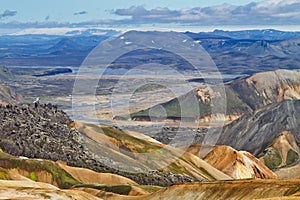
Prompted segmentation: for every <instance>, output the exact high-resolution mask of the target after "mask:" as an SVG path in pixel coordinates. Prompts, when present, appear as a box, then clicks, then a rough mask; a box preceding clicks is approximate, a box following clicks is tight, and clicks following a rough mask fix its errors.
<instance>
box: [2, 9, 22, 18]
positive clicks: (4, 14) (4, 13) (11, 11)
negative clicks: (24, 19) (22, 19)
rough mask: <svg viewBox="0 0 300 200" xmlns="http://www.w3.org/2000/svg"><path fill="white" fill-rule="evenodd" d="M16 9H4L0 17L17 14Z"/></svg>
mask: <svg viewBox="0 0 300 200" xmlns="http://www.w3.org/2000/svg"><path fill="white" fill-rule="evenodd" d="M17 13H18V12H17V11H14V10H5V11H4V12H3V13H0V19H2V18H5V17H13V16H15V15H16V14H17Z"/></svg>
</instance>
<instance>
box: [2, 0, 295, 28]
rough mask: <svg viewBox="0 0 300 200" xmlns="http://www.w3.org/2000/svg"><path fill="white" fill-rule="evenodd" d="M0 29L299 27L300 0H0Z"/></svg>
mask: <svg viewBox="0 0 300 200" xmlns="http://www.w3.org/2000/svg"><path fill="white" fill-rule="evenodd" d="M0 3H1V4H0V5H1V6H0V29H1V27H2V29H13V28H19V29H26V28H54V27H87V26H100V27H101V26H103V27H126V26H161V27H163V26H166V27H167V26H176V27H192V26H194V27H195V26H222V25H223V26H246V25H247V26H267V25H269V26H270V25H273V26H280V25H282V26H283V25H290V26H300V0H229V1H224V0H0Z"/></svg>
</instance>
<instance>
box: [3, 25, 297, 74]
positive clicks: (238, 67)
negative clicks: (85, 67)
mask: <svg viewBox="0 0 300 200" xmlns="http://www.w3.org/2000/svg"><path fill="white" fill-rule="evenodd" d="M115 34H117V32H108V33H106V34H102V35H97V34H91V33H89V32H84V31H83V32H82V31H81V32H76V33H72V34H69V33H68V34H65V35H46V34H42V35H38V34H31V35H26V34H25V35H7V36H0V64H2V65H7V66H18V65H20V66H22V65H25V66H80V65H81V63H82V61H83V60H84V59H85V57H86V56H87V55H88V54H89V53H90V52H91V50H92V49H93V48H94V47H96V46H97V45H98V44H99V43H101V42H103V41H104V40H106V39H108V38H111V37H112V36H113V35H115ZM153 34H161V35H162V36H163V35H164V34H168V33H167V32H151V31H150V32H138V31H131V32H127V33H125V34H124V35H125V36H133V35H134V37H136V39H137V40H139V38H140V37H146V38H147V36H149V37H150V38H151V36H153ZM178 34H184V35H186V36H189V37H191V38H192V39H193V40H194V41H195V43H199V44H201V45H202V46H203V47H204V49H205V50H206V51H207V52H208V53H209V54H210V55H211V57H212V58H213V60H214V62H215V63H216V65H217V67H218V69H219V70H220V71H221V72H222V73H235V74H252V73H254V72H259V71H266V70H274V69H300V64H299V63H300V62H299V61H300V60H299V54H300V53H299V52H300V51H299V48H300V39H299V38H300V32H283V31H277V30H250V31H221V30H216V31H213V32H205V33H192V32H185V33H178ZM115 40H118V38H116V39H115ZM172 42H175V43H176V42H177V43H178V42H179V41H172ZM180 42H182V41H180ZM128 45H129V43H128ZM137 57H138V59H137ZM149 60H151V62H155V63H159V64H165V65H168V66H171V67H174V66H176V67H177V69H179V70H183V71H184V70H190V69H191V66H189V65H190V63H188V62H187V61H185V60H183V59H182V58H181V59H179V58H178V56H176V55H174V53H173V52H166V51H162V50H159V49H157V50H155V49H152V50H151V49H148V50H147V49H143V50H138V51H133V52H130V53H129V54H126V55H124V56H122V57H121V58H120V59H118V60H117V61H115V63H114V66H115V67H117V68H125V69H127V68H130V67H132V66H130V65H129V64H128V63H135V65H140V64H144V63H145V61H149ZM250 61H251V62H250Z"/></svg>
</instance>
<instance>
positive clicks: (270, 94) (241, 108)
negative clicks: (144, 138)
mask: <svg viewBox="0 0 300 200" xmlns="http://www.w3.org/2000/svg"><path fill="white" fill-rule="evenodd" d="M216 87H218V86H216ZM223 89H224V95H225V96H226V100H225V101H226V103H227V105H226V107H227V111H226V113H223V114H226V120H227V121H233V120H234V119H237V118H239V117H240V116H242V115H243V114H245V113H251V112H253V111H255V110H256V109H258V108H261V107H264V106H266V105H268V104H271V103H276V102H281V101H283V100H294V99H300V72H297V71H291V70H276V71H269V72H262V73H257V74H254V75H252V76H249V77H244V78H240V79H237V80H233V81H231V82H228V83H225V84H224V88H223ZM219 90H220V89H219ZM214 98H215V99H217V98H218V92H216V91H214V87H210V86H207V87H204V88H198V89H194V90H193V91H190V92H189V93H187V94H185V95H183V96H180V97H178V98H175V99H172V100H170V101H168V102H166V103H163V104H160V105H157V106H163V108H164V109H165V111H166V114H167V116H166V119H171V120H199V121H209V120H210V118H211V117H215V116H216V115H218V114H220V113H218V111H214V113H213V115H215V116H213V115H212V110H213V106H214V105H213V103H212V102H213V99H214ZM195 99H197V100H198V105H196V103H195V101H194V100H195ZM216 101H217V100H216ZM183 103H184V104H185V105H189V106H185V107H189V108H190V110H189V109H181V105H182V104H183ZM157 106H154V107H152V108H149V109H146V110H141V111H139V112H136V113H132V114H131V119H132V120H136V121H140V120H142V121H145V120H146V121H147V120H150V119H160V118H161V117H160V116H155V115H153V112H152V113H151V112H150V113H151V116H150V115H149V111H150V110H152V109H155V107H157ZM194 106H199V109H200V113H197V114H195V109H194ZM216 112H217V113H216ZM154 114H155V113H154ZM221 114H222V113H221ZM215 118H216V119H218V118H217V117H215Z"/></svg>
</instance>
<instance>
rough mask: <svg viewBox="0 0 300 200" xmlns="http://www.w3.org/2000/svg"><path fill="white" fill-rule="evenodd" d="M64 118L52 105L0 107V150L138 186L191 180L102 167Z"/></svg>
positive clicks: (67, 119)
mask: <svg viewBox="0 0 300 200" xmlns="http://www.w3.org/2000/svg"><path fill="white" fill-rule="evenodd" d="M70 125H72V120H71V119H70V118H69V117H68V116H67V114H66V113H65V112H63V111H61V110H59V109H58V108H57V107H56V106H53V105H51V104H47V105H39V104H30V105H26V104H24V105H19V106H15V105H7V106H0V148H1V149H3V150H4V151H5V152H7V153H10V154H12V155H15V156H26V157H29V158H43V159H49V160H53V161H57V160H62V161H64V162H66V163H67V164H68V165H71V166H77V167H85V168H89V169H92V170H94V171H97V172H110V173H115V174H119V175H122V176H125V177H128V178H131V179H133V180H135V181H136V182H138V183H140V184H151V185H152V184H153V185H161V186H167V185H170V184H173V183H179V182H191V181H194V179H192V178H190V177H187V176H182V175H178V174H172V173H163V172H159V171H151V172H150V171H146V172H141V173H126V172H123V171H118V170H116V169H115V168H112V167H109V166H106V165H104V164H102V163H101V162H100V161H99V160H98V159H97V156H96V155H94V154H93V153H91V152H90V151H89V149H88V148H87V147H86V146H85V145H84V142H83V138H82V135H81V133H80V132H78V131H77V130H76V129H74V128H71V127H70Z"/></svg>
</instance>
